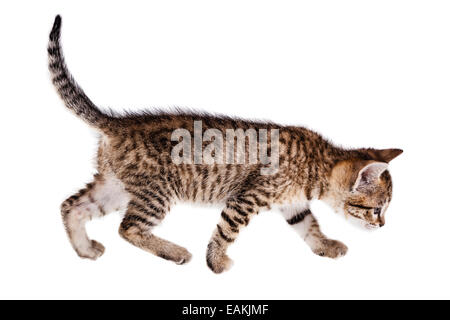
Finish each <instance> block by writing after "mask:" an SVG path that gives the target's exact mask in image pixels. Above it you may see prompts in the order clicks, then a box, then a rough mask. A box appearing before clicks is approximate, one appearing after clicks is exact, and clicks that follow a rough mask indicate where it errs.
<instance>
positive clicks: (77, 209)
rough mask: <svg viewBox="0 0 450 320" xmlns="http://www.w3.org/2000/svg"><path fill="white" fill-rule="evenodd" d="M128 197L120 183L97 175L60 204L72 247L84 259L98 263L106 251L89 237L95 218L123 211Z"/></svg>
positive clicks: (110, 177) (108, 177) (112, 178)
mask: <svg viewBox="0 0 450 320" xmlns="http://www.w3.org/2000/svg"><path fill="white" fill-rule="evenodd" d="M127 202H128V196H127V194H126V192H125V190H124V189H123V186H122V184H121V183H120V181H119V180H117V179H115V178H114V177H112V176H103V175H99V174H98V175H95V176H94V181H93V182H92V183H89V184H87V185H86V187H85V188H84V189H81V190H80V191H79V192H78V193H76V194H74V195H73V196H71V197H70V198H68V199H66V200H65V201H64V202H63V203H62V204H61V215H62V217H63V222H64V226H65V228H66V231H67V235H68V236H69V240H70V242H71V244H72V247H73V248H74V249H75V251H76V252H77V254H78V255H79V256H80V257H82V258H89V259H93V260H95V259H97V258H98V257H100V256H101V255H102V254H103V252H104V251H105V247H103V245H102V244H101V243H99V242H97V241H95V240H90V239H89V237H88V236H87V234H86V228H85V224H86V222H87V221H89V220H91V219H92V218H96V217H101V216H104V215H106V214H108V213H110V212H113V211H117V210H121V209H124V208H125V207H126V205H127Z"/></svg>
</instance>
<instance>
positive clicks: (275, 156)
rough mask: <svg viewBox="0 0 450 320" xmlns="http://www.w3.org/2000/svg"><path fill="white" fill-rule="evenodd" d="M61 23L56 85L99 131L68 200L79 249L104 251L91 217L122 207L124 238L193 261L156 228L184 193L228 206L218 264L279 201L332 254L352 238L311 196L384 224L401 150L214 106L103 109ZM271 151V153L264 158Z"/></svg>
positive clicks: (216, 235) (53, 56) (219, 267)
mask: <svg viewBox="0 0 450 320" xmlns="http://www.w3.org/2000/svg"><path fill="white" fill-rule="evenodd" d="M60 28H61V18H60V16H57V17H56V19H55V22H54V25H53V29H52V31H51V33H50V42H49V46H48V55H49V69H50V72H51V76H52V81H53V84H54V85H55V87H56V89H57V91H58V93H59V95H60V96H61V98H62V100H63V101H64V103H65V105H66V106H67V107H68V108H69V109H70V110H72V111H73V112H74V113H75V114H76V115H78V116H79V117H80V118H82V119H83V120H84V121H85V122H87V123H88V124H89V125H90V126H91V127H93V128H95V129H96V130H97V131H98V132H100V133H101V137H100V143H99V148H98V154H97V167H98V174H96V175H95V176H94V178H93V181H92V182H91V183H89V184H88V185H87V186H86V187H85V188H84V189H82V190H81V191H79V192H78V193H76V194H74V195H73V196H71V197H70V198H68V199H67V200H65V201H64V202H63V203H62V206H61V212H62V217H63V221H64V225H65V228H66V230H67V234H68V237H69V239H70V242H71V244H72V246H73V248H74V249H75V251H76V252H77V253H78V255H79V256H80V257H83V258H89V259H97V258H98V257H100V256H101V255H102V254H103V252H104V250H105V248H104V247H103V245H102V244H100V243H99V242H97V241H95V240H90V239H89V237H88V236H87V234H86V229H85V223H86V221H88V220H90V219H92V218H95V217H101V216H104V215H106V214H108V213H111V212H113V211H117V210H122V209H123V210H126V213H125V217H124V218H123V221H122V223H121V225H120V229H119V233H120V235H121V236H122V237H123V238H124V239H125V240H127V241H129V242H130V243H132V244H133V245H135V246H137V247H139V248H142V249H144V250H146V251H148V252H150V253H153V254H155V255H157V256H159V257H161V258H164V259H167V260H171V261H173V262H175V263H177V264H183V263H186V262H188V261H189V260H190V259H191V254H190V253H189V252H188V251H187V250H186V249H185V248H183V247H181V246H179V245H176V244H174V243H172V242H169V241H167V240H165V239H161V238H159V237H157V236H155V235H154V234H153V233H152V230H153V228H154V227H155V226H157V225H159V224H160V223H161V221H162V220H163V219H164V217H165V215H166V214H167V213H168V212H169V210H170V207H171V206H172V205H174V204H175V203H177V202H180V201H194V202H202V203H222V204H223V205H224V209H223V211H222V213H221V218H220V222H219V223H218V224H217V227H216V229H215V230H214V232H213V235H212V238H211V240H210V242H209V244H208V248H207V254H206V261H207V265H208V266H209V268H211V270H212V271H214V272H216V273H220V272H222V271H224V270H227V269H228V268H229V267H230V266H231V263H232V261H231V259H230V258H229V257H228V256H227V254H226V251H227V248H228V246H229V245H230V244H231V243H233V242H234V241H235V240H236V239H237V237H238V235H239V231H240V230H241V229H242V228H243V227H245V226H246V225H248V223H249V222H250V219H251V218H252V217H254V216H255V215H256V214H258V213H259V212H260V211H262V210H267V209H270V208H271V207H277V208H279V209H280V211H281V213H282V215H283V216H284V218H285V219H286V221H287V223H288V224H289V225H291V226H292V227H293V228H294V230H295V231H297V232H298V234H299V235H300V236H301V237H302V238H303V239H304V240H305V241H306V243H307V244H308V245H309V246H310V247H311V249H312V251H313V252H314V253H316V254H318V255H320V256H325V257H330V258H338V257H340V256H343V255H345V254H346V252H347V247H346V246H345V245H344V244H343V243H341V242H339V241H336V240H331V239H328V238H327V237H326V236H325V235H324V234H323V233H322V232H321V231H320V228H319V225H318V223H317V220H316V219H315V218H314V215H313V214H312V212H311V210H310V208H309V203H310V202H311V200H314V199H320V200H323V201H325V202H326V203H328V204H329V205H331V207H332V208H334V209H335V210H336V211H337V212H343V213H344V214H345V215H347V216H349V217H352V218H356V219H357V220H358V221H361V222H362V223H364V224H365V225H366V226H368V227H373V228H376V227H381V226H383V225H384V223H385V212H386V209H387V207H388V205H389V203H390V201H391V197H392V182H391V176H390V175H389V172H388V170H387V167H388V163H389V161H391V160H392V159H394V158H395V157H397V156H398V155H400V154H401V153H402V150H399V149H384V150H375V149H353V150H346V149H343V148H340V147H337V146H335V145H333V144H332V143H330V142H329V141H327V140H325V139H324V138H322V137H321V136H320V135H319V134H317V133H315V132H312V131H310V130H307V129H305V128H302V127H292V126H280V125H276V124H273V123H265V122H252V121H244V120H241V119H233V118H229V117H224V116H212V115H208V114H199V113H185V112H181V111H178V112H173V113H165V112H155V113H144V114H140V115H135V114H127V115H115V114H113V113H111V112H110V113H105V112H103V111H101V110H100V109H99V108H97V107H96V106H95V105H94V104H93V103H92V102H91V100H89V98H88V97H87V96H86V95H85V93H84V92H83V91H82V89H81V88H80V87H79V86H78V85H77V84H76V83H75V81H74V80H73V78H72V76H71V75H70V73H69V71H68V70H67V68H66V65H65V62H64V58H63V55H62V51H61V47H60ZM199 126H200V127H199ZM232 129H234V130H235V131H233V130H232ZM269 132H270V135H269ZM258 133H259V137H258V136H257V135H258ZM228 134H230V135H231V139H228V138H229V137H228ZM232 134H234V136H233V135H232ZM255 134H256V135H255ZM225 136H226V137H227V139H226V140H227V141H226V142H225V141H224V139H223V137H225ZM192 137H194V138H193V140H194V143H193V145H192V143H191V142H192V139H191V138H192ZM199 137H200V140H199ZM181 138H182V139H181ZM213 138H214V139H213ZM235 141H236V146H237V147H236V148H235V147H234V142H235ZM239 141H240V142H241V148H239V146H238V142H239ZM229 142H231V144H232V147H230V148H229V146H228V145H226V144H227V143H229ZM242 142H244V143H243V144H242ZM224 147H225V150H226V151H224ZM261 150H263V151H264V150H265V151H267V152H266V153H264V152H261ZM269 150H270V160H269V159H268V158H267V157H265V155H267V154H269V152H268V151H269ZM258 151H259V153H258ZM208 152H209V153H208ZM255 152H256V153H255ZM181 154H183V156H182V157H181V156H180V155H181ZM208 154H209V157H208ZM255 155H256V157H255ZM258 155H259V157H258ZM202 156H203V157H202ZM211 159H212V160H214V161H211ZM224 159H226V160H227V161H224ZM236 159H237V160H236ZM233 161H234V162H233Z"/></svg>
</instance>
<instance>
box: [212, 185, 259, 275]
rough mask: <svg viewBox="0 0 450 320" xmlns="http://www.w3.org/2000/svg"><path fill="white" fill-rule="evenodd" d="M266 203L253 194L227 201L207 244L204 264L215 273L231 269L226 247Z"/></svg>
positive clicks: (231, 262)
mask: <svg viewBox="0 0 450 320" xmlns="http://www.w3.org/2000/svg"><path fill="white" fill-rule="evenodd" d="M264 206H267V202H266V201H265V200H263V199H262V197H261V196H259V195H257V194H255V193H248V194H243V195H240V196H238V197H233V199H230V200H228V201H227V205H226V207H225V209H223V211H222V214H221V219H220V222H219V224H218V225H217V228H216V230H215V231H214V233H213V235H212V238H211V240H210V242H209V244H208V250H207V254H206V263H207V264H208V267H209V268H210V269H211V270H212V271H213V272H215V273H221V272H223V271H225V270H228V269H229V268H231V266H232V264H233V261H232V260H231V259H230V258H229V257H228V256H227V254H226V251H227V248H228V246H229V245H230V244H231V243H233V242H234V240H236V238H237V236H238V234H239V230H240V229H241V228H242V227H244V226H247V225H248V223H249V221H250V218H251V217H252V216H254V215H255V214H257V213H258V211H259V209H260V208H262V207H264Z"/></svg>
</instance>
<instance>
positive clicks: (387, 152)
mask: <svg viewBox="0 0 450 320" xmlns="http://www.w3.org/2000/svg"><path fill="white" fill-rule="evenodd" d="M367 153H368V154H369V156H370V157H371V158H372V159H373V160H375V161H381V162H386V163H389V161H391V160H392V159H394V158H397V157H398V156H399V155H401V154H402V153H403V150H402V149H368V150H367Z"/></svg>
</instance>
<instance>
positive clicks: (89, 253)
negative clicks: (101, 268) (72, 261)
mask: <svg viewBox="0 0 450 320" xmlns="http://www.w3.org/2000/svg"><path fill="white" fill-rule="evenodd" d="M75 251H76V252H77V254H78V255H79V256H80V257H81V258H84V259H91V260H97V258H99V257H101V256H102V255H103V253H104V252H105V247H104V246H103V245H102V244H101V243H100V242H97V241H95V240H91V242H90V246H86V247H79V248H75Z"/></svg>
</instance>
